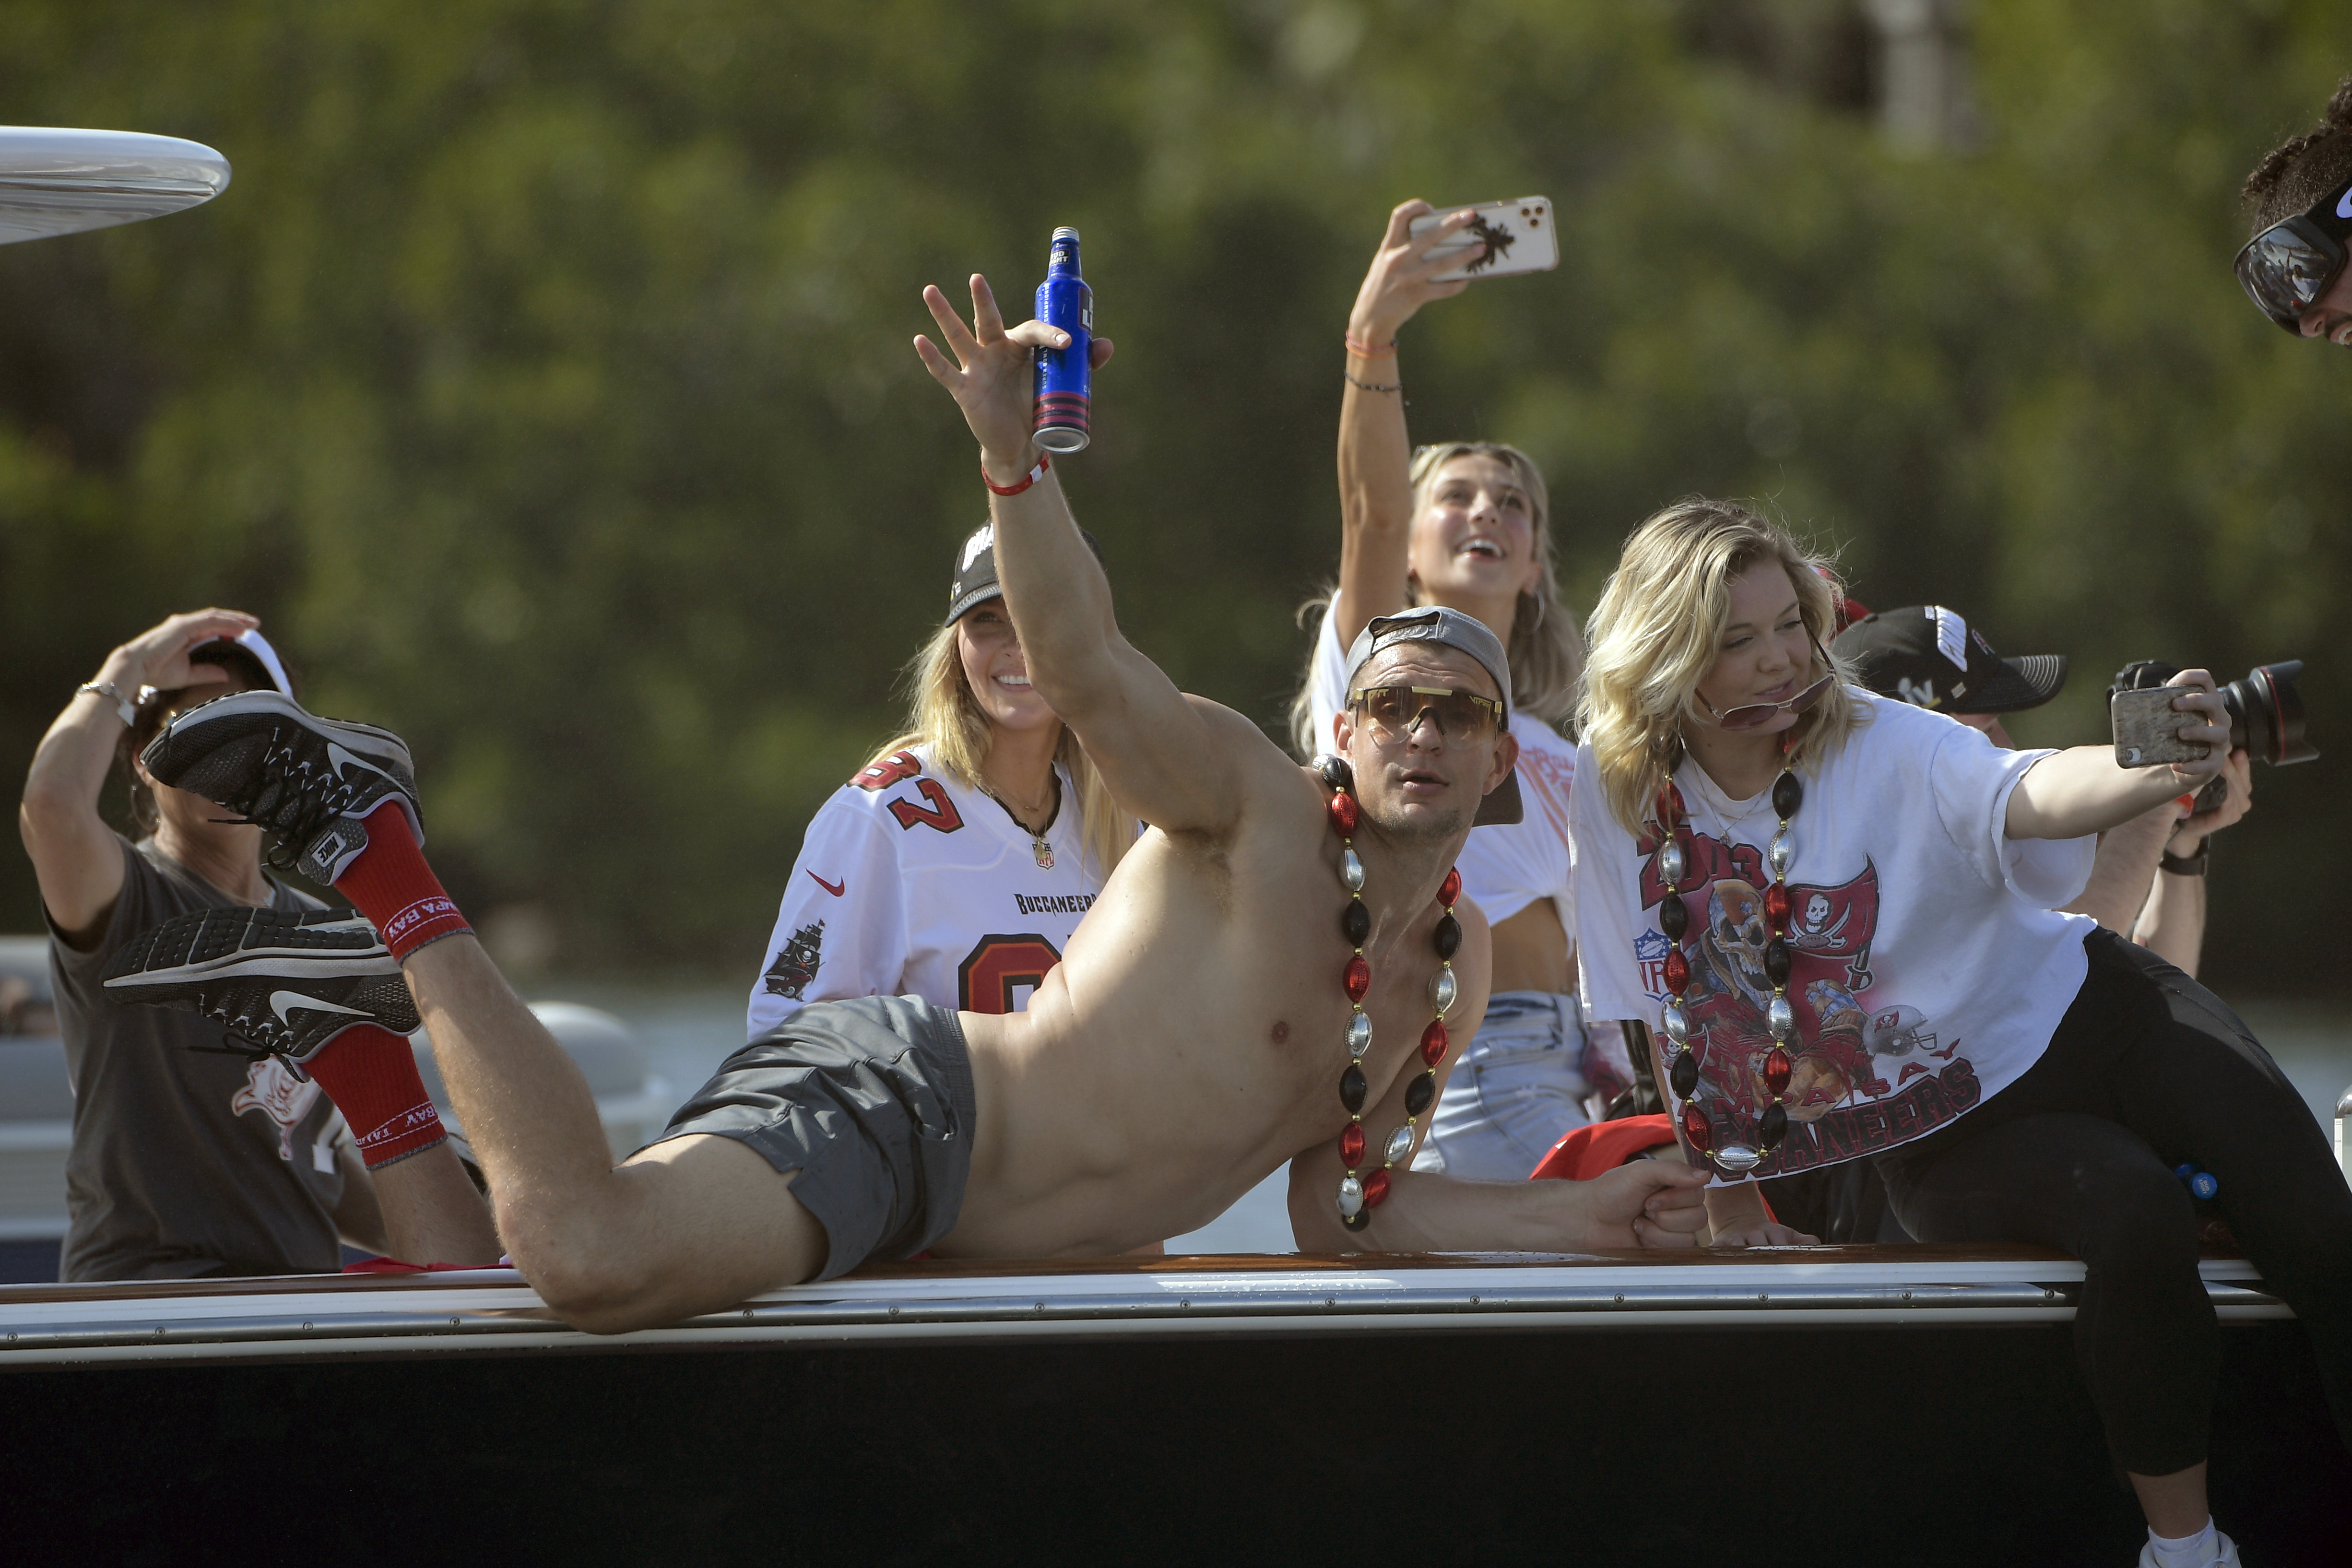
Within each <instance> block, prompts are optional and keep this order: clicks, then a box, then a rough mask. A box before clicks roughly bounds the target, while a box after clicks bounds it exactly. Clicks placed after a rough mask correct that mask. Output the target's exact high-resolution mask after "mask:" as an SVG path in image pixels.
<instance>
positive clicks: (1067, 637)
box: [915, 273, 1272, 832]
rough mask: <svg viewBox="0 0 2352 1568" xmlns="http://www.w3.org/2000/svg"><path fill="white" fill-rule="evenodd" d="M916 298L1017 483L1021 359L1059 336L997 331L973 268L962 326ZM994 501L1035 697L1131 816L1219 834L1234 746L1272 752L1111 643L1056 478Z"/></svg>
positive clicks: (993, 450)
mask: <svg viewBox="0 0 2352 1568" xmlns="http://www.w3.org/2000/svg"><path fill="white" fill-rule="evenodd" d="M923 301H924V303H925V304H926V305H927V306H929V308H930V312H931V317H932V319H933V320H935V321H936V322H937V323H938V324H939V329H940V338H941V340H943V341H944V342H945V344H946V349H945V350H942V349H940V347H939V346H937V345H935V344H933V343H932V342H931V341H930V340H929V339H928V338H920V337H919V338H917V339H916V340H915V351H916V353H917V354H918V355H919V357H920V358H921V360H922V361H923V364H924V366H925V367H926V368H927V369H928V370H929V371H930V372H931V375H932V377H933V378H934V379H936V380H937V381H938V382H939V383H940V385H941V386H943V387H945V388H946V389H947V390H948V392H950V394H951V395H952V396H953V397H954V398H955V400H956V403H957V405H958V406H959V407H960V408H961V409H962V410H963V416H964V422H965V423H967V424H968V425H970V426H971V433H972V435H973V436H974V438H975V439H977V440H978V441H979V443H980V455H981V466H982V470H983V471H984V472H985V473H986V474H987V475H988V476H989V478H990V479H991V480H992V481H993V482H994V483H995V484H997V485H1000V486H1013V485H1017V484H1018V483H1019V482H1020V481H1021V479H1022V477H1023V476H1024V475H1026V474H1028V473H1029V472H1030V471H1031V469H1032V467H1033V465H1034V464H1035V463H1036V461H1037V458H1036V452H1035V449H1034V446H1033V445H1032V444H1031V442H1030V438H1029V437H1030V424H1031V410H1032V404H1033V390H1032V389H1033V386H1034V382H1033V380H1032V366H1033V364H1034V360H1033V358H1032V356H1033V354H1034V350H1036V349H1039V348H1046V347H1059V346H1061V345H1062V344H1063V343H1065V342H1066V340H1067V338H1066V334H1064V333H1063V332H1061V331H1060V330H1059V329H1056V328H1053V327H1048V326H1046V325H1045V323H1044V322H1042V321H1027V322H1024V323H1023V324H1022V325H1020V326H1018V327H1014V328H1013V329H1010V330H1009V331H1008V330H1007V329H1006V328H1005V326H1004V321H1003V316H1002V315H1001V314H1000V313H999V312H998V310H997V308H996V300H995V297H994V296H993V295H992V293H991V292H990V291H989V287H988V282H987V280H986V279H985V278H982V277H980V276H979V275H978V274H977V273H975V274H973V275H972V279H971V304H972V321H971V326H970V327H966V326H965V325H964V323H963V321H962V320H961V319H959V318H958V317H957V315H956V313H955V309H954V308H953V307H952V306H951V305H950V303H949V302H948V298H947V296H946V295H944V294H942V293H941V292H940V290H939V289H937V288H935V287H933V288H926V289H925V290H924V291H923ZM1096 346H1097V349H1099V350H1108V347H1109V345H1108V343H1107V342H1104V341H1102V340H1097V345H1096ZM950 355H952V358H950ZM1106 357H1107V354H1106ZM992 503H993V505H992V507H991V516H992V518H993V519H994V522H995V525H996V575H997V580H998V581H999V582H1000V583H1002V584H1003V588H1004V603H1005V608H1006V609H1007V610H1008V611H1010V612H1011V613H1012V616H1013V629H1014V630H1015V631H1017V632H1019V633H1020V634H1021V647H1022V651H1023V652H1024V653H1025V654H1026V655H1027V657H1028V662H1029V679H1030V681H1031V682H1032V684H1033V685H1034V686H1035V687H1036V691H1037V695H1039V696H1041V697H1043V698H1045V702H1046V705H1047V706H1050V707H1052V708H1053V710H1054V711H1055V713H1057V714H1059V715H1060V716H1062V719H1063V721H1064V722H1065V723H1066V724H1067V725H1068V726H1069V727H1071V728H1072V729H1073V730H1075V731H1076V732H1077V736H1078V738H1079V740H1080V741H1082V742H1083V743H1084V744H1085V746H1086V748H1087V755H1088V756H1089V757H1090V758H1093V759H1094V763H1095V766H1096V767H1097V768H1101V769H1102V772H1103V777H1104V779H1105V781H1106V782H1108V784H1109V785H1110V788H1111V792H1112V794H1114V795H1115V796H1117V797H1118V800H1119V802H1120V804H1122V805H1123V806H1125V807H1126V808H1127V809H1128V810H1132V811H1134V812H1135V813H1136V814H1137V815H1138V816H1140V817H1142V818H1143V819H1144V820H1145V821H1148V822H1150V823H1151V824H1152V825H1153V826H1155V827H1158V828H1161V829H1164V830H1166V831H1171V832H1181V831H1217V830H1219V829H1223V828H1224V827H1227V826H1230V825H1231V824H1232V822H1233V821H1234V818H1235V816H1236V814H1237V813H1238V811H1239V810H1240V800H1241V796H1242V791H1241V789H1238V788H1237V787H1236V786H1237V783H1238V773H1237V769H1238V767H1239V763H1238V761H1237V758H1236V752H1237V750H1244V751H1245V750H1246V749H1247V743H1248V741H1249V739H1250V738H1251V737H1255V741H1256V744H1257V746H1259V747H1263V748H1265V750H1267V751H1269V752H1270V751H1271V750H1272V747H1271V746H1270V745H1268V744H1267V743H1266V741H1265V737H1264V736H1263V735H1262V734H1260V733H1259V732H1258V731H1257V729H1256V727H1255V726H1253V725H1249V724H1247V723H1246V721H1244V720H1242V719H1240V718H1239V717H1238V716H1235V715H1232V714H1229V713H1227V712H1226V710H1224V709H1223V708H1220V707H1218V706H1216V705H1214V704H1212V703H1205V702H1201V701H1198V700H1195V699H1188V698H1187V697H1186V696H1185V695H1184V694H1183V693H1181V692H1180V691H1178V690H1177V689H1176V685H1175V683H1174V682H1172V681H1171V680H1169V678H1168V677H1167V675H1166V674H1163V673H1161V671H1160V667H1159V666H1158V665H1156V664H1153V663H1152V662H1151V661H1150V660H1149V659H1147V658H1145V657H1144V656H1143V655H1142V654H1141V653H1138V652H1136V650H1135V649H1134V647H1133V646H1132V645H1131V644H1129V642H1128V641H1127V639H1126V638H1125V637H1123V636H1122V635H1120V633H1119V630H1118V622H1117V621H1116V620H1115V619H1114V617H1113V615H1112V612H1111V597H1110V583H1109V580H1108V579H1107V578H1105V577H1104V575H1103V571H1102V568H1101V566H1100V565H1099V564H1098V563H1097V561H1096V560H1095V559H1094V555H1093V552H1092V551H1090V550H1088V549H1087V547H1086V541H1085V540H1084V539H1082V538H1079V537H1078V530H1077V525H1076V522H1075V521H1074V520H1073V519H1072V518H1071V517H1070V510H1069V506H1068V504H1067V502H1066V501H1065V499H1064V498H1063V496H1062V486H1061V481H1060V479H1059V477H1058V476H1056V475H1055V474H1054V473H1052V472H1051V471H1048V472H1047V473H1046V474H1045V476H1043V477H1042V478H1041V479H1040V480H1039V481H1038V482H1037V483H1035V484H1034V485H1032V486H1029V487H1028V488H1027V489H1025V490H1024V491H1022V492H1021V494H1019V495H1017V496H994V497H992ZM1236 742H1240V743H1242V745H1241V746H1240V747H1237V746H1236V744H1235V743H1236Z"/></svg>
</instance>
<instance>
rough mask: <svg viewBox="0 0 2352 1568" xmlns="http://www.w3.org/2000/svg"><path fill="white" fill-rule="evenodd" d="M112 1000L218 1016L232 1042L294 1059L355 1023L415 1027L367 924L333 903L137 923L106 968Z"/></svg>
mask: <svg viewBox="0 0 2352 1568" xmlns="http://www.w3.org/2000/svg"><path fill="white" fill-rule="evenodd" d="M105 990H106V994H107V995H108V996H110V997H111V998H114V999H115V1000H116V1001H118V1002H143V1003H146V1004H147V1005H148V1006H150V1007H162V1008H181V1009H185V1010H187V1011H190V1012H196V1013H202V1014H203V1015H204V1016H205V1017H206V1018H209V1019H217V1020H219V1022H220V1023H221V1024H222V1026H223V1027H225V1028H226V1030H228V1034H229V1043H230V1045H231V1047H232V1048H234V1049H237V1050H241V1051H250V1052H251V1053H253V1054H254V1055H257V1056H282V1057H285V1058H286V1059H287V1060H288V1061H295V1062H302V1061H309V1060H310V1058H311V1057H313V1056H316V1055H317V1054H318V1053H319V1051H320V1047H322V1046H324V1045H325V1044H326V1043H327V1042H328V1041H329V1040H332V1039H334V1038H335V1036H337V1035H339V1034H341V1033H342V1032H343V1030H347V1029H349V1028H351V1027H352V1025H353V1024H359V1023H372V1024H374V1025H376V1026H377V1027H379V1028H381V1029H388V1030H392V1031H393V1032H394V1034H412V1033H414V1032H415V1030H416V1028H417V1018H416V1004H415V1001H414V1000H412V999H411V998H410V997H409V994H408V982H407V980H406V979H404V978H403V977H402V976H401V973H400V965H399V963H398V961H397V960H395V959H394V957H393V956H392V952H391V950H390V949H389V948H387V947H385V946H384V945H383V938H382V937H380V936H377V935H376V934H375V927H373V925H369V924H368V923H367V922H366V921H364V920H362V919H361V918H360V917H359V916H357V915H347V914H344V913H343V912H341V911H340V910H333V911H312V912H310V913H302V912H298V911H294V910H282V909H200V910H196V911H194V912H193V913H191V914H187V915H174V916H173V918H171V919H169V920H166V921H165V922H163V925H158V926H155V927H154V928H152V930H148V931H142V932H141V933H140V934H139V935H138V936H134V937H132V938H131V941H130V942H128V943H126V944H125V945H124V946H123V948H122V951H121V952H120V953H118V954H116V955H115V956H114V961H113V962H112V963H110V964H109V965H108V966H107V967H106V982H105Z"/></svg>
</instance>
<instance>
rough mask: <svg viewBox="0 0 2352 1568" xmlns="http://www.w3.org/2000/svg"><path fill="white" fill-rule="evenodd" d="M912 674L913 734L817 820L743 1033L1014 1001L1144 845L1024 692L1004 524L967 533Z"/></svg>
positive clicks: (1058, 954)
mask: <svg viewBox="0 0 2352 1568" xmlns="http://www.w3.org/2000/svg"><path fill="white" fill-rule="evenodd" d="M1087 542H1088V543H1089V544H1091V543H1093V540H1092V539H1091V538H1089V539H1088V541H1087ZM1096 553H1097V556H1099V555H1100V553H1101V552H1100V550H1099V549H1097V552H1096ZM909 673H910V676H911V681H910V684H911V685H912V687H913V696H912V701H911V702H910V703H909V705H908V717H907V727H906V732H905V733H904V734H901V735H899V736H898V737H895V738H893V739H891V740H889V741H887V742H885V743H884V744H883V746H882V748H881V749H880V750H879V751H877V753H876V754H875V756H874V758H873V760H872V761H870V762H868V763H867V764H866V767H864V768H861V769H859V770H858V773H857V775H856V778H854V779H850V780H849V782H848V783H846V784H845V785H843V786H842V788H841V789H838V790H837V791H835V794H834V796H833V798H832V799H831V800H827V801H826V802H825V803H824V807H823V809H822V810H819V811H818V812H817V814H816V816H815V818H814V820H813V821H811V822H810V823H809V828H808V836H807V838H806V839H805V840H804V841H803V843H802V847H801V855H800V859H799V860H798V861H796V862H793V877H792V883H791V885H790V886H789V887H787V888H786V889H785V890H784V897H783V904H782V908H781V909H780V910H779V911H778V913H777V916H776V928H775V930H774V932H773V933H772V934H771V935H770V936H769V938H768V956H767V959H766V962H765V963H764V964H763V966H762V973H761V976H760V978H759V980H758V982H757V983H756V984H754V985H753V986H752V988H751V1008H750V1011H749V1016H748V1018H747V1019H746V1027H747V1029H748V1030H749V1038H757V1037H758V1036H760V1035H762V1034H764V1033H766V1032H767V1031H768V1030H772V1029H773V1028H775V1027H776V1026H777V1025H778V1024H780V1023H782V1022H783V1021H784V1020H785V1019H787V1018H789V1017H791V1016H792V1015H793V1013H795V1012H797V1011H799V1010H800V1009H801V1008H802V1007H803V1006H804V1005H806V1004H807V1003H810V1002H815V1001H835V1000H841V999H845V998H851V997H872V996H884V997H888V996H918V997H920V998H923V999H924V1000H925V1001H927V1002H929V1003H930V1004H931V1005H932V1006H934V1007H940V1008H952V1009H959V1010H961V1011H964V1012H976V1013H1009V1012H1015V1011H1018V1010H1020V1009H1022V1008H1023V1007H1025V1006H1026V1005H1027V1003H1028V998H1029V996H1030V993H1031V992H1032V991H1034V989H1035V988H1036V987H1037V985H1038V983H1039V982H1040V981H1042V980H1043V979H1045V974H1046V972H1047V971H1048V970H1050V969H1052V968H1053V967H1054V966H1055V965H1056V964H1058V963H1060V962H1061V960H1062V949H1063V948H1064V947H1065V946H1067V945H1068V943H1069V939H1070V934H1071V933H1072V932H1073V931H1075V930H1076V929H1077V925H1078V918H1079V916H1081V915H1084V914H1085V913H1086V912H1087V906H1088V905H1090V904H1093V903H1094V899H1095V894H1097V893H1099V892H1100V891H1101V890H1102V885H1103V881H1104V879H1105V878H1106V877H1108V876H1109V874H1110V871H1111V867H1113V866H1114V865H1117V864H1118V860H1119V857H1120V855H1122V854H1123V853H1125V852H1126V850H1127V846H1128V845H1129V843H1130V842H1132V841H1133V840H1134V837H1135V821H1134V819H1133V818H1132V817H1129V816H1127V815H1125V814H1124V813H1122V812H1121V811H1119V810H1118V808H1117V807H1116V806H1115V805H1114V804H1113V803H1112V801H1111V799H1110V792H1109V791H1108V789H1105V788H1104V787H1103V783H1102V779H1101V777H1100V776H1099V775H1098V774H1097V773H1096V771H1095V768H1094V764H1093V763H1092V762H1090V761H1088V760H1087V754H1086V752H1085V751H1084V750H1083V749H1082V748H1081V747H1079V745H1078V740H1077V737H1076V736H1075V735H1073V734H1072V733H1071V732H1070V731H1069V730H1068V729H1067V728H1066V727H1064V726H1063V724H1062V721H1061V719H1060V717H1059V716H1056V715H1055V712H1054V710H1053V709H1052V708H1050V707H1047V706H1045V699H1044V698H1043V697H1041V696H1039V695H1037V694H1036V693H1035V692H1034V690H1032V689H1031V687H1030V685H1029V665H1028V661H1027V660H1026V659H1025V658H1024V656H1023V654H1022V652H1021V639H1020V638H1019V637H1018V636H1017V635H1015V634H1014V632H1013V618H1012V617H1011V616H1010V615H1008V614H1007V613H1006V612H1005V609H1004V596H1003V590H1002V589H1000V588H999V587H998V586H997V582H996V550H995V536H994V533H993V531H992V527H990V526H982V528H980V529H978V530H977V531H976V532H974V533H973V534H972V535H971V538H967V539H966V540H964V542H963V547H962V549H961V550H960V551H959V552H958V554H957V557H956V572H955V579H954V581H953V583H952V585H951V586H950V589H949V591H948V614H947V621H946V623H945V624H944V625H942V626H941V627H940V630H939V631H938V632H936V633H934V634H933V636H932V637H931V640H930V642H929V643H928V644H927V645H926V646H925V647H924V649H923V651H922V652H921V653H919V654H918V655H916V657H915V660H914V662H913V664H911V665H910V666H909Z"/></svg>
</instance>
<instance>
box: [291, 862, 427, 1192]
mask: <svg viewBox="0 0 2352 1568" xmlns="http://www.w3.org/2000/svg"><path fill="white" fill-rule="evenodd" d="M406 836H407V835H406V831H405V830H404V831H403V833H402V837H403V838H406ZM412 848H413V846H412ZM302 1071H305V1072H308V1073H309V1074H310V1076H311V1077H312V1078H313V1079H314V1080H316V1081H317V1082H318V1085H319V1087H320V1088H321V1089H323V1090H325V1091H326V1092H327V1098H328V1099H330V1100H332V1101H333V1102H334V1103H335V1109H337V1110H338V1111H341V1113H343V1120H344V1121H346V1122H349V1123H350V1124H352V1141H353V1142H355V1143H356V1144H358V1145H359V1151H360V1158H361V1159H362V1160H364V1161H366V1162H367V1168H368V1169H370V1170H373V1169H375V1168H376V1167H377V1166H388V1165H390V1164H392V1162H393V1161H394V1160H399V1159H405V1158H407V1157H408V1156H409V1155H413V1154H415V1153H417V1152H418V1151H420V1150H424V1149H429V1148H431V1147H432V1146H433V1145H436V1144H437V1143H439V1142H440V1141H441V1140H442V1139H443V1138H445V1137H446V1136H448V1134H446V1133H444V1132H443V1131H442V1130H441V1113H439V1112H438V1111H436V1110H435V1109H434V1108H433V1099H432V1096H430V1095H428V1094H426V1093H425V1080H423V1079H422V1078H419V1077H418V1076H417V1075H416V1054H415V1051H411V1050H410V1049H409V1045H408V1037H407V1036H406V1035H403V1034H394V1033H393V1032H392V1030H388V1029H379V1028H378V1027H376V1026H375V1025H374V1024H372V1023H355V1024H353V1025H352V1027H351V1028H349V1029H347V1030H343V1032H342V1033H341V1034H339V1035H337V1036H335V1038H334V1039H332V1040H329V1041H328V1042H327V1043H326V1045H325V1047H324V1048H322V1049H321V1050H320V1052H319V1054H318V1055H316V1056H314V1057H312V1058H311V1059H310V1061H306V1062H304V1063H303V1064H302Z"/></svg>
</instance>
